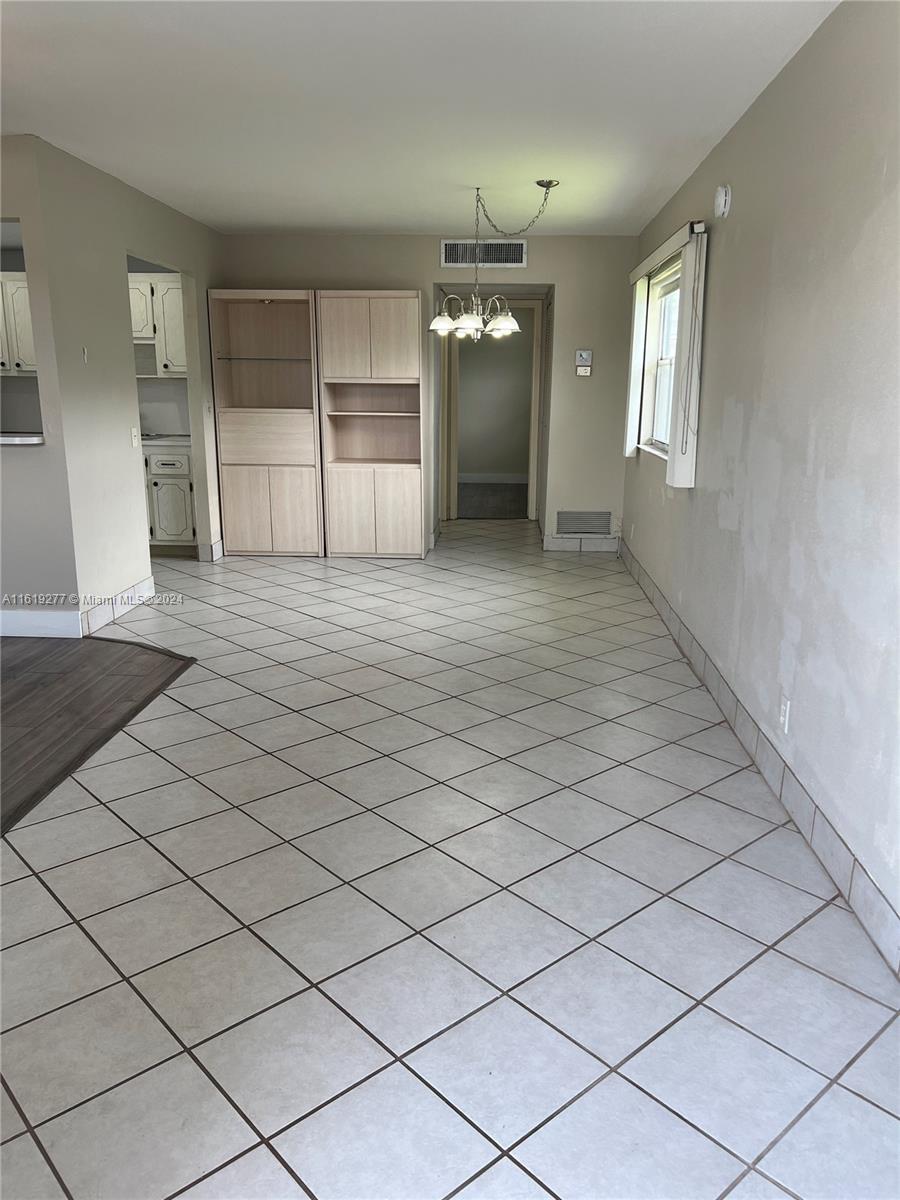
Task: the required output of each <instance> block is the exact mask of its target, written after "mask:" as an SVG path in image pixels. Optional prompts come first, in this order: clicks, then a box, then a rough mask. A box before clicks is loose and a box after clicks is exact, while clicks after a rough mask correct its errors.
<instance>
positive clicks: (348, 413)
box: [328, 408, 419, 418]
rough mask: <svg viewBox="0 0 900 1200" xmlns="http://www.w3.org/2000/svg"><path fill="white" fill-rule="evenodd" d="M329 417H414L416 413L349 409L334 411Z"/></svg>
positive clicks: (416, 415)
mask: <svg viewBox="0 0 900 1200" xmlns="http://www.w3.org/2000/svg"><path fill="white" fill-rule="evenodd" d="M328 416H329V417H416V418H418V416H419V414H418V413H417V412H376V411H375V410H374V409H373V410H372V411H371V412H370V411H369V410H368V409H351V408H342V409H335V411H334V412H330V413H329V414H328Z"/></svg>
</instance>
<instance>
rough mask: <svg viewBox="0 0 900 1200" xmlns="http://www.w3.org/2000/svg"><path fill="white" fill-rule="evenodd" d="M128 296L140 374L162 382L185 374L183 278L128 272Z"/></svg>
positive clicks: (132, 333)
mask: <svg viewBox="0 0 900 1200" xmlns="http://www.w3.org/2000/svg"><path fill="white" fill-rule="evenodd" d="M128 297H129V304H130V306H131V336H132V340H133V341H134V342H135V343H136V346H135V357H136V362H137V364H138V365H137V373H138V375H139V376H150V375H156V376H158V377H159V378H160V379H167V378H172V377H177V376H183V375H186V374H187V350H186V341H185V336H184V293H183V289H182V283H181V276H180V275H177V274H175V273H172V274H168V273H167V274H159V275H147V274H143V273H138V272H134V271H132V272H129V274H128Z"/></svg>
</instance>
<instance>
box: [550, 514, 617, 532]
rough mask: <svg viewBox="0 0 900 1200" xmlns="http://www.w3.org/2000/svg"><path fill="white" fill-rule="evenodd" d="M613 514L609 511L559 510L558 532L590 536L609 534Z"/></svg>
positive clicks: (557, 516)
mask: <svg viewBox="0 0 900 1200" xmlns="http://www.w3.org/2000/svg"><path fill="white" fill-rule="evenodd" d="M611 519H612V514H611V513H608V512H558V513H557V514H556V532H557V534H566V533H580V534H584V535H585V536H588V535H590V534H596V535H598V536H608V535H609V533H610V521H611Z"/></svg>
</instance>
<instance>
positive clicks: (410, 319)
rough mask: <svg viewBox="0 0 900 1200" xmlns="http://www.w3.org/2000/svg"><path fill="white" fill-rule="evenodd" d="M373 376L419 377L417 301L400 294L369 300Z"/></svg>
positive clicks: (390, 377) (387, 377)
mask: <svg viewBox="0 0 900 1200" xmlns="http://www.w3.org/2000/svg"><path fill="white" fill-rule="evenodd" d="M369 314H370V324H371V338H372V378H373V379H418V378H419V342H420V339H421V333H420V330H419V302H418V300H416V299H414V298H409V297H402V296H372V298H371V299H370V300H369Z"/></svg>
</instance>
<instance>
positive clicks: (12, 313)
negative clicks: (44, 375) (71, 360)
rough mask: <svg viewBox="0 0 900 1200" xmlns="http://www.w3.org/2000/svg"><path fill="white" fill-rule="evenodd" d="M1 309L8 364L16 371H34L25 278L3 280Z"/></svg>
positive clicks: (29, 309) (35, 368) (32, 338)
mask: <svg viewBox="0 0 900 1200" xmlns="http://www.w3.org/2000/svg"><path fill="white" fill-rule="evenodd" d="M3 311H4V313H5V314H6V336H7V337H8V339H9V353H10V365H11V366H13V367H14V368H15V369H16V370H17V371H36V370H37V362H36V360H35V355H34V335H33V334H32V332H31V308H30V307H29V304H28V284H27V283H26V282H25V280H24V279H23V280H21V281H15V282H4V284H3Z"/></svg>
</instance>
